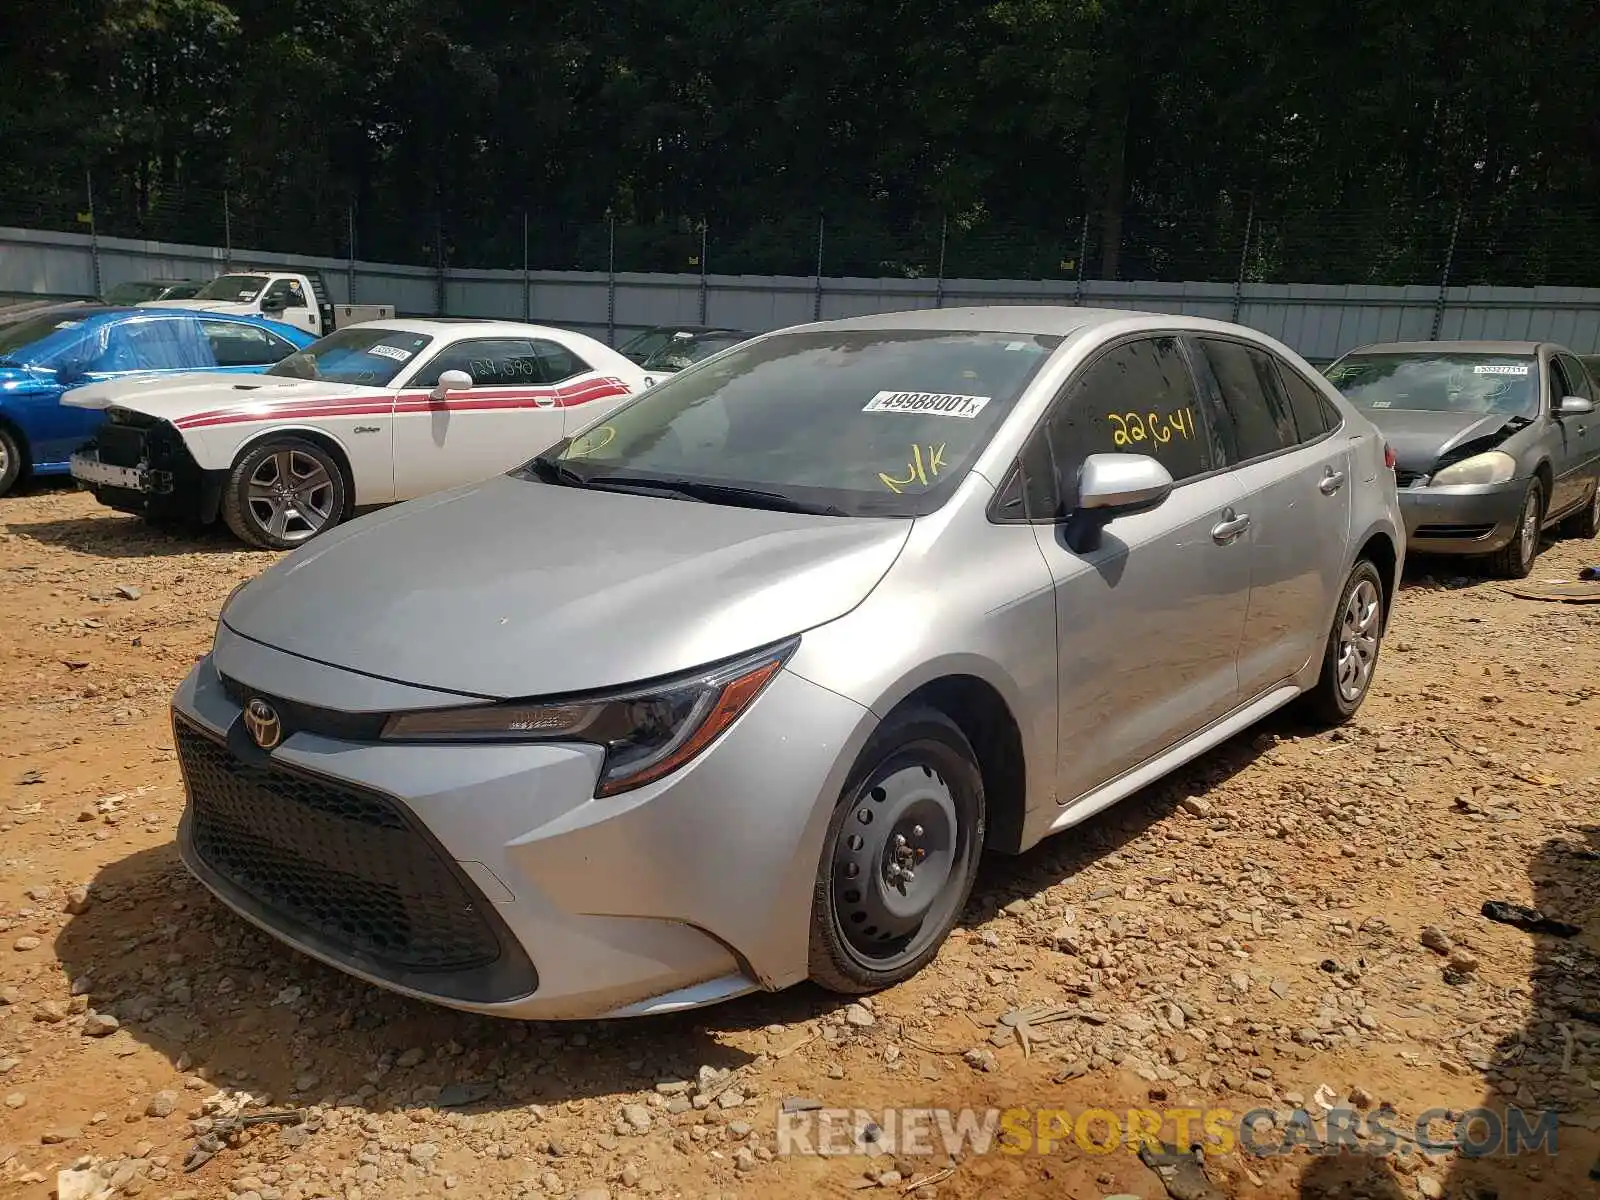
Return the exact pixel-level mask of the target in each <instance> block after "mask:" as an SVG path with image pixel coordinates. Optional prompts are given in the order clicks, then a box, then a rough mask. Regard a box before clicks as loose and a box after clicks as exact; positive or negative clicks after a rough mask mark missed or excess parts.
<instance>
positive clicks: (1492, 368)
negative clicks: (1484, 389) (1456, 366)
mask: <svg viewBox="0 0 1600 1200" xmlns="http://www.w3.org/2000/svg"><path fill="white" fill-rule="evenodd" d="M1472 373H1473V374H1474V375H1526V374H1527V373H1528V364H1527V363H1479V364H1478V365H1477V366H1475V367H1473V368H1472Z"/></svg>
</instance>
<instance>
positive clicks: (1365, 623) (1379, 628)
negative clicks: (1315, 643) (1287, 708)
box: [1304, 559, 1384, 725]
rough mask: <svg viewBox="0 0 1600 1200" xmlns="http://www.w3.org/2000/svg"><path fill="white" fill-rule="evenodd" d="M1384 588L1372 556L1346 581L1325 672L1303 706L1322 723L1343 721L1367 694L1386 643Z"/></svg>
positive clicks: (1325, 657) (1326, 653)
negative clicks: (1372, 561) (1379, 654)
mask: <svg viewBox="0 0 1600 1200" xmlns="http://www.w3.org/2000/svg"><path fill="white" fill-rule="evenodd" d="M1383 588H1384V583H1383V576H1382V575H1380V574H1378V568H1377V567H1375V566H1373V565H1372V563H1371V562H1369V561H1368V560H1367V559H1362V560H1361V561H1360V562H1358V563H1357V564H1356V565H1355V567H1354V568H1352V569H1351V571H1350V576H1349V578H1348V579H1346V580H1345V584H1344V590H1343V591H1342V592H1340V593H1339V607H1338V608H1337V609H1335V610H1334V615H1333V628H1332V629H1331V630H1330V631H1329V632H1328V642H1327V647H1326V649H1325V650H1324V651H1323V655H1322V674H1321V675H1319V676H1318V677H1317V682H1316V686H1315V687H1313V688H1312V690H1311V691H1309V692H1307V693H1306V694H1305V700H1304V707H1305V709H1306V710H1307V712H1308V714H1309V715H1310V716H1311V717H1312V718H1313V719H1315V720H1316V721H1317V722H1318V723H1319V724H1322V725H1341V724H1343V723H1344V722H1346V721H1348V720H1349V719H1350V718H1351V717H1353V716H1355V715H1356V710H1357V709H1358V708H1360V707H1361V703H1362V701H1364V700H1365V699H1366V698H1367V691H1368V690H1369V689H1370V688H1371V687H1372V676H1373V672H1375V671H1376V670H1377V667H1378V650H1379V648H1380V646H1381V645H1382V642H1383Z"/></svg>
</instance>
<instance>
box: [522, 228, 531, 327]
mask: <svg viewBox="0 0 1600 1200" xmlns="http://www.w3.org/2000/svg"><path fill="white" fill-rule="evenodd" d="M522 319H523V320H524V321H531V320H532V319H533V280H532V278H531V277H530V276H529V274H528V210H527V209H523V210H522Z"/></svg>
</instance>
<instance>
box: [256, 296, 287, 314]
mask: <svg viewBox="0 0 1600 1200" xmlns="http://www.w3.org/2000/svg"><path fill="white" fill-rule="evenodd" d="M288 307H289V297H288V296H286V295H284V294H283V293H282V292H279V293H278V294H277V295H275V296H264V297H262V300H261V311H262V312H264V313H279V312H282V311H283V310H284V309H286V308H288Z"/></svg>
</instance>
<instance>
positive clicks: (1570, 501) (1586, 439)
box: [1549, 354, 1600, 513]
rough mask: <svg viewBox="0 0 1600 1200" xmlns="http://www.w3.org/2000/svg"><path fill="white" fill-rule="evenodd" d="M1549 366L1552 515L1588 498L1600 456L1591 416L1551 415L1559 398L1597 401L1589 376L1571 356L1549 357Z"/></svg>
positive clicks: (1599, 436)
mask: <svg viewBox="0 0 1600 1200" xmlns="http://www.w3.org/2000/svg"><path fill="white" fill-rule="evenodd" d="M1550 367H1551V371H1550V380H1551V383H1550V420H1551V421H1552V423H1554V425H1555V426H1556V443H1555V454H1556V462H1555V476H1556V486H1555V495H1554V496H1552V497H1551V498H1550V509H1549V511H1550V512H1552V513H1556V512H1565V511H1566V510H1567V509H1570V508H1576V507H1577V506H1578V505H1580V504H1582V503H1584V502H1585V501H1587V500H1588V499H1589V481H1590V479H1591V478H1592V477H1593V475H1594V464H1593V462H1592V460H1593V458H1594V457H1595V455H1596V454H1600V423H1597V421H1596V418H1595V417H1594V416H1593V415H1578V416H1570V417H1558V416H1556V415H1555V411H1556V406H1557V405H1558V404H1560V403H1561V398H1562V397H1563V396H1579V397H1582V398H1583V399H1585V400H1595V399H1597V398H1596V397H1595V396H1593V395H1592V394H1591V392H1590V387H1589V373H1588V372H1587V371H1585V370H1584V369H1583V364H1582V363H1580V362H1579V361H1578V360H1577V359H1575V358H1573V357H1572V356H1571V355H1569V354H1561V355H1552V356H1551V358H1550Z"/></svg>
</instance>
